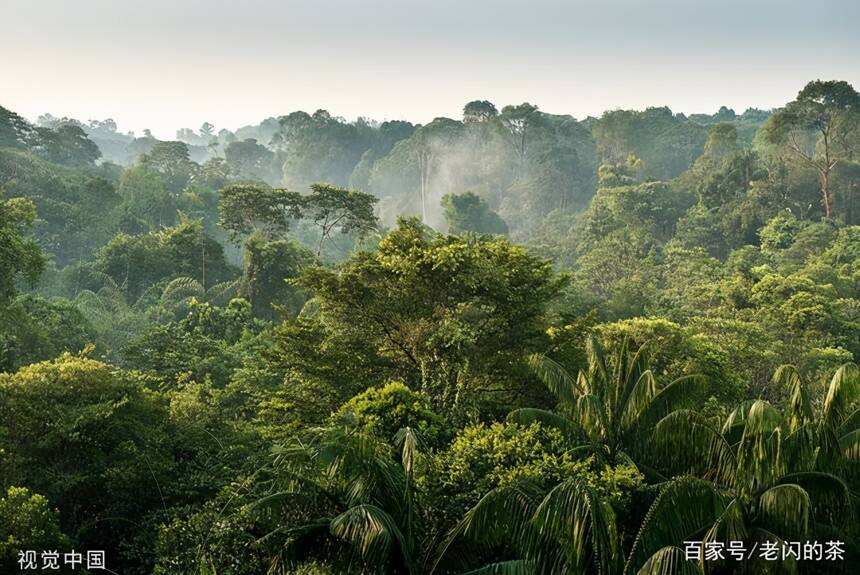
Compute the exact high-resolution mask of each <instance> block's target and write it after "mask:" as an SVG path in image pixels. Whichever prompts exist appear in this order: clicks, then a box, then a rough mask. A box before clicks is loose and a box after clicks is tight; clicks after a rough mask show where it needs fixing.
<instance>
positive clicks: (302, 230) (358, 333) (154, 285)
mask: <svg viewBox="0 0 860 575" xmlns="http://www.w3.org/2000/svg"><path fill="white" fill-rule="evenodd" d="M858 359H860V95H858V93H857V91H856V90H855V88H854V87H852V86H851V85H849V84H848V83H846V82H842V81H820V80H817V81H813V82H810V83H809V84H808V85H806V86H805V87H802V89H801V90H800V91H799V93H798V95H797V96H796V98H794V99H793V100H791V101H789V102H786V103H785V105H784V106H783V107H781V108H778V109H774V110H769V111H763V110H757V109H749V110H747V111H745V112H743V113H740V114H739V113H736V112H735V111H733V110H731V109H728V108H726V107H723V108H721V109H719V110H718V111H717V112H716V113H714V114H712V115H709V114H694V115H690V116H685V115H684V114H679V113H674V112H672V111H671V110H670V109H669V108H666V107H660V108H648V109H646V110H642V111H637V110H611V111H607V112H606V113H604V114H603V115H601V116H600V117H598V118H594V117H589V118H586V119H583V120H577V119H575V118H573V117H571V116H568V115H556V114H549V113H546V112H544V111H542V110H540V109H539V108H538V106H536V105H533V104H530V103H527V102H526V103H521V104H509V105H504V106H497V105H496V104H494V103H492V102H489V101H485V100H476V101H472V102H468V103H466V104H465V106H464V108H463V115H462V118H457V119H452V118H441V117H440V118H436V119H434V120H433V121H431V122H429V123H427V124H423V125H418V124H411V123H409V122H405V121H385V122H381V123H380V122H376V121H374V120H371V119H367V118H359V119H357V120H355V121H347V120H345V119H343V118H339V117H336V116H333V115H332V114H330V113H329V112H328V111H326V110H317V111H316V112H314V113H312V114H309V113H306V112H303V111H297V112H292V113H289V114H286V115H284V116H280V117H276V118H266V119H264V120H263V121H261V122H260V123H259V124H257V125H252V126H246V127H243V128H240V129H238V130H236V131H235V132H234V131H230V130H227V129H223V128H218V127H217V126H215V125H213V124H211V123H209V122H206V123H204V124H203V125H202V126H200V127H199V128H197V129H191V128H182V129H180V130H178V131H177V133H176V139H175V140H173V141H161V140H158V139H156V138H155V137H153V136H152V134H151V133H149V131H145V132H144V134H143V135H136V134H133V133H120V132H119V131H118V130H117V123H116V122H115V121H114V120H113V119H104V120H88V121H86V122H85V121H81V120H77V119H73V118H57V117H55V116H52V115H50V114H44V115H42V116H40V117H39V118H38V120H37V121H36V122H30V121H28V120H26V119H24V118H23V117H21V116H19V115H18V114H16V113H15V112H14V111H12V110H7V109H5V108H2V107H0V571H2V572H3V573H6V572H15V571H14V570H15V569H16V568H18V567H19V566H20V563H19V560H20V558H21V553H22V552H23V551H26V550H34V549H37V550H44V549H71V548H75V549H84V550H86V549H101V550H104V551H105V552H106V558H107V566H108V567H109V568H111V569H114V570H116V571H117V572H121V573H124V574H132V575H133V574H149V573H154V574H158V575H168V574H169V575H175V574H201V575H202V574H208V575H214V574H228V575H254V574H261V573H269V574H287V573H294V574H304V575H325V574H346V573H410V574H413V575H417V574H420V573H426V574H430V573H438V574H461V573H462V574H465V573H472V574H476V575H477V574H490V573H494V574H499V575H501V574H538V573H540V574H544V573H547V574H548V573H576V574H579V573H601V574H610V575H611V574H625V575H626V574H636V573H640V574H653V575H657V574H670V573H715V572H719V573H783V572H786V573H824V572H827V573H851V572H853V570H856V567H855V566H856V565H858V564H860V552H858V549H860V547H858V546H860V531H858V525H860V523H858V519H860V507H858V501H860V499H858V497H860V371H858V367H857V361H858ZM689 541H699V542H704V543H714V542H723V543H725V542H729V541H733V542H741V544H743V545H744V546H745V548H746V549H752V548H753V547H754V546H756V545H763V544H765V543H767V542H774V541H776V542H780V543H782V542H806V541H819V542H822V543H824V542H828V541H829V542H833V541H838V542H840V549H841V553H842V555H843V556H840V558H839V560H833V561H827V560H822V561H813V560H803V559H799V560H794V559H792V558H791V557H789V558H788V559H785V560H781V561H776V562H774V561H767V560H766V559H762V558H761V557H760V556H758V555H754V554H750V555H749V556H744V557H743V558H742V560H735V559H733V558H731V557H729V558H723V559H722V560H713V561H710V560H709V561H705V560H702V561H687V560H685V558H686V555H685V544H686V542H689Z"/></svg>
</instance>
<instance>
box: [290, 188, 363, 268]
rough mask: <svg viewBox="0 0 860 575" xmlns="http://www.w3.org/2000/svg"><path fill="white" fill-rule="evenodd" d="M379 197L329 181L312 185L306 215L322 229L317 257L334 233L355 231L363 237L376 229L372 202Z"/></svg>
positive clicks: (307, 197) (303, 199) (304, 212)
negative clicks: (332, 183) (341, 186)
mask: <svg viewBox="0 0 860 575" xmlns="http://www.w3.org/2000/svg"><path fill="white" fill-rule="evenodd" d="M376 202H377V198H376V197H375V196H372V195H370V194H365V193H363V192H359V191H357V190H347V189H344V188H338V187H336V186H332V185H329V184H312V185H311V193H310V194H308V195H307V196H304V197H303V198H302V207H303V216H304V217H305V218H307V219H309V220H310V221H312V222H313V223H314V224H315V225H316V226H317V227H318V228H319V229H320V241H319V244H318V245H317V258H319V256H320V253H322V246H323V242H324V241H325V240H329V241H331V240H332V236H331V234H332V232H334V230H337V229H339V230H340V232H341V233H343V234H348V233H353V234H355V235H356V236H358V237H359V238H362V237H364V236H366V235H367V234H369V233H370V232H372V231H374V230H375V229H376V228H377V220H376V215H375V214H374V213H373V205H374V204H375V203H376Z"/></svg>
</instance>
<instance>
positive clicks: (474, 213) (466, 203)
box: [442, 192, 508, 235]
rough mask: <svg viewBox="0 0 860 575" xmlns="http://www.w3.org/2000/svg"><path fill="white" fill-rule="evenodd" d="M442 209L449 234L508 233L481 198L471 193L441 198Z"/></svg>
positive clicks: (504, 225) (497, 215)
mask: <svg viewBox="0 0 860 575" xmlns="http://www.w3.org/2000/svg"><path fill="white" fill-rule="evenodd" d="M442 209H443V210H445V221H446V222H447V223H448V232H449V233H452V234H459V233H462V232H476V233H479V234H500V235H504V234H507V233H508V225H507V224H506V223H505V220H503V219H502V218H501V217H499V214H497V213H496V212H494V211H493V210H491V209H490V206H488V205H487V202H485V201H484V199H483V198H481V197H480V196H478V195H476V194H474V193H472V192H466V193H464V194H447V195H445V196H442Z"/></svg>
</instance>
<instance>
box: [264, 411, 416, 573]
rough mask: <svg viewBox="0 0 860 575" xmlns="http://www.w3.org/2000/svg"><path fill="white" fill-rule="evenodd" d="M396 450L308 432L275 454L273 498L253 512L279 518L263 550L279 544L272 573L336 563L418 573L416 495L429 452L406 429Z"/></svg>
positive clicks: (325, 431)
mask: <svg viewBox="0 0 860 575" xmlns="http://www.w3.org/2000/svg"><path fill="white" fill-rule="evenodd" d="M395 443H396V445H397V446H398V447H399V452H400V453H399V457H394V454H393V452H392V450H391V448H390V446H389V445H387V444H385V443H383V442H381V441H379V440H378V439H376V438H374V437H371V436H369V435H367V434H364V433H362V432H359V431H356V430H355V429H350V428H346V427H329V428H322V429H316V430H312V431H311V432H309V434H308V435H307V436H306V437H305V438H304V439H303V440H296V441H294V442H293V443H291V444H289V445H287V446H285V447H282V448H280V449H278V450H277V451H276V459H275V465H274V469H273V472H274V474H273V481H272V491H271V493H269V494H268V495H266V496H265V497H263V498H262V499H260V500H258V501H257V502H255V503H254V504H253V506H254V507H255V508H257V509H261V508H262V509H267V510H269V511H270V512H274V513H277V514H280V518H279V519H280V520H279V521H278V523H280V524H282V525H286V526H284V527H279V528H277V529H275V530H274V531H272V532H270V533H269V534H267V535H265V536H264V537H263V538H261V540H260V542H261V543H265V542H271V541H278V540H280V543H279V550H278V551H277V553H276V556H275V559H274V560H273V567H272V571H275V570H276V569H277V568H279V567H281V566H288V565H296V564H298V563H301V562H303V561H305V560H307V559H308V558H312V557H318V558H321V559H326V558H332V557H333V558H335V562H336V563H338V564H339V565H342V566H343V567H344V568H345V569H346V572H349V573H383V572H385V573H409V574H412V573H418V572H420V570H421V567H422V562H421V561H420V560H419V557H418V556H419V554H420V552H421V546H420V545H419V543H418V542H419V536H420V533H419V532H418V529H417V521H416V511H415V505H416V502H415V495H414V490H413V485H414V472H415V462H416V459H417V457H418V455H419V447H420V445H421V444H422V441H421V439H420V437H419V436H418V435H417V433H416V432H415V431H414V430H412V429H410V428H404V429H402V430H400V432H399V433H398V434H397V436H396V437H395Z"/></svg>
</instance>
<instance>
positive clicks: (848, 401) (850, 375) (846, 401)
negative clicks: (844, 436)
mask: <svg viewBox="0 0 860 575" xmlns="http://www.w3.org/2000/svg"><path fill="white" fill-rule="evenodd" d="M858 396H860V373H858V369H857V365H856V364H854V363H846V364H844V365H843V366H841V367H840V368H839V369H837V370H836V373H835V374H833V379H831V381H830V386H829V387H828V388H827V396H826V397H825V398H824V426H825V427H826V428H829V429H833V428H836V427H838V426H839V424H840V423H842V422H843V421H844V420H845V419H846V418H847V417H848V415H849V414H850V411H849V409H850V408H851V407H852V406H853V405H854V402H855V401H857V398H858Z"/></svg>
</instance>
